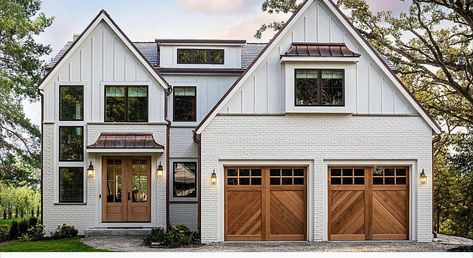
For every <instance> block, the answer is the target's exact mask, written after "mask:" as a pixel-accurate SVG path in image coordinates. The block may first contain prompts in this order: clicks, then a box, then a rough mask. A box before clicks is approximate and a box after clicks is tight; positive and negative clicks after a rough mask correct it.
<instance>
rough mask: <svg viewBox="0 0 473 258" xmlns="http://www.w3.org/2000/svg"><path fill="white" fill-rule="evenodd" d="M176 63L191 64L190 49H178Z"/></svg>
mask: <svg viewBox="0 0 473 258" xmlns="http://www.w3.org/2000/svg"><path fill="white" fill-rule="evenodd" d="M177 63H178V64H190V63H192V50H191V49H178V50H177Z"/></svg>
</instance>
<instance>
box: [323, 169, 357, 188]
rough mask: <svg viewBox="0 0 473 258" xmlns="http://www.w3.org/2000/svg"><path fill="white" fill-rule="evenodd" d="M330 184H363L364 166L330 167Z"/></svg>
mask: <svg viewBox="0 0 473 258" xmlns="http://www.w3.org/2000/svg"><path fill="white" fill-rule="evenodd" d="M330 184H332V185H364V184H365V169H364V168H331V169H330Z"/></svg>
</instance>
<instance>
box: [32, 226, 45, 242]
mask: <svg viewBox="0 0 473 258" xmlns="http://www.w3.org/2000/svg"><path fill="white" fill-rule="evenodd" d="M28 235H29V236H30V237H31V240H41V239H43V237H44V226H43V225H41V224H37V225H35V226H34V227H30V229H29V230H28Z"/></svg>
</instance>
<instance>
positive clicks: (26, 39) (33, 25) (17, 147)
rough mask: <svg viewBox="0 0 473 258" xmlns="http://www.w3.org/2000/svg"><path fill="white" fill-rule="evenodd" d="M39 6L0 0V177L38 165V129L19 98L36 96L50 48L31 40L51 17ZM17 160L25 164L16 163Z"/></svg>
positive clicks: (20, 0)
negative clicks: (28, 116)
mask: <svg viewBox="0 0 473 258" xmlns="http://www.w3.org/2000/svg"><path fill="white" fill-rule="evenodd" d="M40 6H41V2H40V1H39V0H17V1H15V0H0V180H2V179H4V177H5V176H7V177H9V176H10V179H12V178H11V174H12V171H13V170H12V169H13V168H15V169H16V172H19V173H20V174H28V173H29V172H31V168H38V167H39V136H40V131H39V128H38V127H37V126H36V125H33V124H32V123H31V121H30V120H29V119H28V118H26V116H25V113H24V111H23V106H22V100H23V99H25V100H29V101H36V100H37V99H38V95H37V91H36V87H35V86H36V85H37V83H38V82H39V80H40V79H41V68H42V65H43V63H42V62H41V61H40V57H41V56H43V55H45V54H48V53H50V51H51V49H50V48H49V46H45V45H42V44H39V43H37V42H35V40H34V36H35V35H38V34H39V33H41V32H43V31H44V29H45V28H47V27H48V26H50V25H51V23H52V20H53V19H52V18H48V17H46V16H45V15H44V14H43V13H38V12H39V10H40ZM18 160H21V162H22V163H24V164H27V165H26V166H16V165H17V163H18ZM22 178H23V179H25V178H27V177H22ZM21 181H22V180H21ZM8 182H9V183H13V184H16V183H20V182H17V181H15V180H9V181H8Z"/></svg>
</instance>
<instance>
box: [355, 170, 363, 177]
mask: <svg viewBox="0 0 473 258" xmlns="http://www.w3.org/2000/svg"><path fill="white" fill-rule="evenodd" d="M364 175H365V170H364V169H362V168H357V169H355V176H364Z"/></svg>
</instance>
